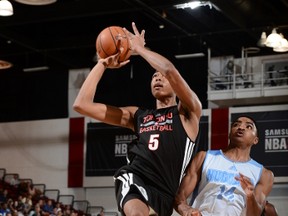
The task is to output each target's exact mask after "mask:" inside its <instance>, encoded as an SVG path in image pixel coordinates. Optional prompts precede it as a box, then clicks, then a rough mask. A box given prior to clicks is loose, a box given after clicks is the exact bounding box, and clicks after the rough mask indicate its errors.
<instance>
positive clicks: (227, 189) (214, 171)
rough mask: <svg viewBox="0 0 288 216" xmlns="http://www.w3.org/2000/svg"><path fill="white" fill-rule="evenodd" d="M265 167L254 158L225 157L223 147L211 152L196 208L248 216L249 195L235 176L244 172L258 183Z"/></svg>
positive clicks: (206, 159)
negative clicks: (247, 196) (231, 158)
mask: <svg viewBox="0 0 288 216" xmlns="http://www.w3.org/2000/svg"><path fill="white" fill-rule="evenodd" d="M262 169H263V166H262V165H261V164H259V163H257V162H256V161H255V160H253V159H250V160H249V161H247V162H235V161H232V160H230V159H228V158H227V157H225V155H224V154H223V152H222V151H221V150H210V151H207V154H206V158H205V160H204V163H203V168H202V176H201V181H200V183H199V190H198V191H199V192H198V196H197V197H196V199H195V201H194V202H193V205H192V207H193V208H197V209H199V210H200V212H201V214H202V215H203V216H208V215H213V216H217V215H219V216H220V215H221V216H228V215H229V216H244V215H246V194H245V192H244V191H243V189H242V187H241V185H240V182H239V181H237V180H236V179H235V176H239V173H241V174H243V175H245V176H247V177H249V178H250V180H251V182H252V183H253V185H254V186H255V185H256V184H257V182H258V181H259V179H260V176H261V174H262Z"/></svg>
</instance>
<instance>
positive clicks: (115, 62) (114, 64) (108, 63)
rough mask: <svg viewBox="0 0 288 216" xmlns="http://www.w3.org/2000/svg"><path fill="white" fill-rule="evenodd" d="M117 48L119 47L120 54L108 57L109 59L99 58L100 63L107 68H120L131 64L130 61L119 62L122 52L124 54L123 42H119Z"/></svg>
mask: <svg viewBox="0 0 288 216" xmlns="http://www.w3.org/2000/svg"><path fill="white" fill-rule="evenodd" d="M117 47H119V51H118V53H116V54H115V55H111V56H108V57H107V58H101V57H100V56H99V55H97V56H98V62H100V63H102V64H103V65H104V66H105V67H106V68H111V69H113V68H120V67H122V66H124V65H126V64H128V63H129V62H130V60H129V59H128V60H126V61H122V62H121V61H119V58H120V56H121V52H123V48H122V47H121V40H119V41H117Z"/></svg>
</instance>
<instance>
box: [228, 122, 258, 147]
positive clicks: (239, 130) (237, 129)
mask: <svg viewBox="0 0 288 216" xmlns="http://www.w3.org/2000/svg"><path fill="white" fill-rule="evenodd" d="M230 139H231V142H232V143H235V141H236V142H237V141H241V142H240V143H246V144H248V145H254V144H257V143H258V137H257V128H256V126H255V124H254V122H253V121H252V120H251V119H249V118H247V117H240V118H238V119H237V120H236V121H235V122H233V123H232V125H231V131H230Z"/></svg>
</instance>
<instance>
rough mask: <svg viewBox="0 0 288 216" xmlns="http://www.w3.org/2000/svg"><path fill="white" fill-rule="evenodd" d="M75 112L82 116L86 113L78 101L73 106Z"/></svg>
mask: <svg viewBox="0 0 288 216" xmlns="http://www.w3.org/2000/svg"><path fill="white" fill-rule="evenodd" d="M73 110H74V111H76V112H78V113H80V114H83V112H84V108H83V105H81V103H79V102H77V101H75V102H74V104H73Z"/></svg>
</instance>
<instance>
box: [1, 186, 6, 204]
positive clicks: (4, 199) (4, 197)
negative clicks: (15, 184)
mask: <svg viewBox="0 0 288 216" xmlns="http://www.w3.org/2000/svg"><path fill="white" fill-rule="evenodd" d="M7 195H8V190H7V189H2V188H1V189H0V203H2V202H7V199H8V198H7Z"/></svg>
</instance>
